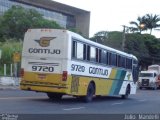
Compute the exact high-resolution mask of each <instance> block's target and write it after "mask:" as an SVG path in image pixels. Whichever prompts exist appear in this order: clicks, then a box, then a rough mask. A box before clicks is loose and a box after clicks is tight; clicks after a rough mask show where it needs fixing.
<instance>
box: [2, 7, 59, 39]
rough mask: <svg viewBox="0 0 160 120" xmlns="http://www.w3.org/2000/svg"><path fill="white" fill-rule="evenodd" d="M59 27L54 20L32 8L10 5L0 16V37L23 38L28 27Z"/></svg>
mask: <svg viewBox="0 0 160 120" xmlns="http://www.w3.org/2000/svg"><path fill="white" fill-rule="evenodd" d="M41 27H43V28H61V27H60V26H59V25H58V24H57V23H56V22H54V21H49V20H46V19H44V18H43V16H42V15H41V14H40V13H38V12H37V11H36V10H33V9H24V8H23V7H20V6H12V8H11V9H9V10H8V11H7V12H5V13H4V15H3V16H2V17H1V18H0V37H3V38H16V39H23V36H24V33H25V32H26V31H27V29H30V28H41Z"/></svg>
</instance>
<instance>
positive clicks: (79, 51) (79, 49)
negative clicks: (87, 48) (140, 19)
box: [76, 42, 84, 60]
mask: <svg viewBox="0 0 160 120" xmlns="http://www.w3.org/2000/svg"><path fill="white" fill-rule="evenodd" d="M83 47H84V46H83V44H82V43H80V42H77V53H76V54H77V59H80V60H83V57H84V56H83V50H84V49H83Z"/></svg>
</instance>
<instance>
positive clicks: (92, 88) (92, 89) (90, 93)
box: [84, 83, 95, 102]
mask: <svg viewBox="0 0 160 120" xmlns="http://www.w3.org/2000/svg"><path fill="white" fill-rule="evenodd" d="M94 94H95V86H94V84H93V83H89V85H88V89H87V94H86V96H85V97H84V101H85V102H91V101H92V99H93V95H94Z"/></svg>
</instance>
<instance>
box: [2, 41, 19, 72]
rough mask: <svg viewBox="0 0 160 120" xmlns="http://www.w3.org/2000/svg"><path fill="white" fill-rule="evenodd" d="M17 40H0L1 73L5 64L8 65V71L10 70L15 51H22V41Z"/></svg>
mask: <svg viewBox="0 0 160 120" xmlns="http://www.w3.org/2000/svg"><path fill="white" fill-rule="evenodd" d="M15 41H16V40H8V41H7V42H3V43H1V42H0V49H1V50H2V58H1V60H0V66H1V67H0V75H2V73H3V65H4V64H6V65H7V71H9V67H10V64H13V53H15V52H19V53H21V51H22V43H20V42H15ZM7 73H9V72H7Z"/></svg>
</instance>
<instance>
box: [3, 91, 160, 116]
mask: <svg viewBox="0 0 160 120" xmlns="http://www.w3.org/2000/svg"><path fill="white" fill-rule="evenodd" d="M159 112H160V90H138V91H137V94H136V95H130V96H129V98H128V99H126V100H123V99H121V98H120V97H119V96H116V97H100V98H94V100H93V102H91V103H83V102H82V101H79V100H77V99H76V98H74V97H70V96H64V97H63V99H62V100H61V101H58V102H57V101H52V100H49V99H48V97H47V95H46V94H45V93H36V92H30V91H21V90H1V91H0V114H2V113H12V114H134V113H135V114H136V113H137V114H139V113H143V114H144V113H159Z"/></svg>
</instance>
